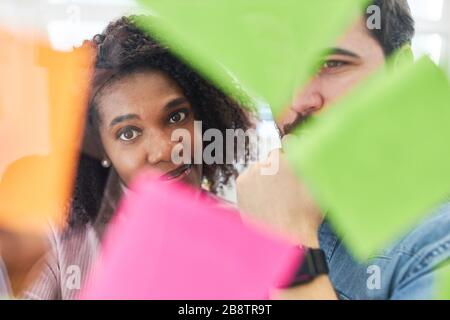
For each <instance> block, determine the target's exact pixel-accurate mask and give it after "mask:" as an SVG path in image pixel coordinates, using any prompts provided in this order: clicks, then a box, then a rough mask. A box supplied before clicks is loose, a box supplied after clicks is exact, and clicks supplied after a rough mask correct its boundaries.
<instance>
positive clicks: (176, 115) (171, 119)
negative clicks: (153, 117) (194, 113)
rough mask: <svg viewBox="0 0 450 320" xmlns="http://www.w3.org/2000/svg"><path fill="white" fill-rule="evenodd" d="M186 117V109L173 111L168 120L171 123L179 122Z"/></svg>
mask: <svg viewBox="0 0 450 320" xmlns="http://www.w3.org/2000/svg"><path fill="white" fill-rule="evenodd" d="M186 117H187V112H186V111H177V112H175V113H173V114H172V115H171V116H170V117H169V122H170V123H172V124H175V123H180V122H182V121H183V120H184V119H186Z"/></svg>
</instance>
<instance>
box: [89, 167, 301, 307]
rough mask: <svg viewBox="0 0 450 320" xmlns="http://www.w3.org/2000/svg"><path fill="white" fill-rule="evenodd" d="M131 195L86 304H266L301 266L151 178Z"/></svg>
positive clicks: (291, 254)
mask: <svg viewBox="0 0 450 320" xmlns="http://www.w3.org/2000/svg"><path fill="white" fill-rule="evenodd" d="M131 189H132V190H133V191H130V192H129V193H128V194H127V197H126V199H125V201H124V203H122V206H121V207H120V209H119V212H118V213H117V215H116V216H115V220H114V221H113V224H112V226H111V227H110V229H109V230H108V233H107V234H106V238H105V242H104V247H103V251H102V254H101V257H100V261H99V263H98V265H97V266H96V268H95V269H94V274H93V276H92V278H91V279H90V281H88V285H87V289H86V291H85V292H84V294H82V296H81V298H82V299H266V298H268V296H269V292H270V290H271V289H274V288H275V287H277V286H279V285H283V284H286V283H287V281H289V278H291V276H292V275H293V274H294V273H295V269H296V268H297V267H298V266H299V263H300V260H301V251H300V249H298V248H296V247H294V246H293V245H291V244H290V243H288V242H286V241H285V240H284V239H283V240H282V239H280V238H278V237H275V236H272V235H270V234H269V233H266V232H265V231H263V229H260V228H259V227H258V228H253V227H248V226H246V225H244V224H243V223H242V222H241V219H240V217H239V213H238V212H235V211H233V210H230V209H224V208H223V207H219V205H218V203H217V202H216V201H215V200H212V199H209V198H203V196H202V197H201V198H200V197H199V195H198V194H195V193H194V192H195V191H192V190H190V189H187V188H186V187H184V186H181V185H171V184H168V183H162V182H160V181H155V180H153V178H151V177H150V176H148V175H146V174H145V175H143V176H141V177H140V178H138V180H137V181H135V183H134V185H133V186H132V187H131ZM205 197H206V196H205Z"/></svg>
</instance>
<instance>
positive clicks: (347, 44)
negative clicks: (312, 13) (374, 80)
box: [279, 18, 385, 133]
mask: <svg viewBox="0 0 450 320" xmlns="http://www.w3.org/2000/svg"><path fill="white" fill-rule="evenodd" d="M327 52H330V53H329V54H328V55H327V56H326V57H325V59H324V62H323V65H322V67H321V69H320V70H319V72H318V73H317V74H316V76H315V77H314V78H313V79H312V80H311V81H310V82H309V84H308V85H307V87H306V88H303V89H302V90H299V92H297V93H296V94H295V97H294V99H293V101H292V105H291V107H290V109H289V111H288V112H287V113H286V114H284V115H283V116H282V117H281V119H282V120H281V122H280V123H279V125H280V128H281V129H283V131H284V133H289V132H290V131H291V130H292V129H293V128H294V127H295V126H297V125H298V124H300V123H301V122H302V121H303V120H304V119H306V118H307V117H308V116H310V115H312V114H314V113H317V112H319V111H320V110H322V109H323V108H324V107H327V106H328V105H330V104H332V103H333V102H335V101H336V100H337V99H339V98H340V97H341V96H343V95H344V94H345V93H347V92H348V91H349V90H350V89H352V88H353V87H354V86H355V85H357V84H358V83H359V82H360V81H362V80H363V79H365V78H366V77H367V76H368V75H370V74H371V73H373V72H374V71H376V70H377V69H378V68H380V67H381V66H382V65H384V62H385V56H384V53H383V49H382V47H381V46H380V44H379V43H378V42H377V41H376V40H375V39H374V38H372V36H371V35H370V33H369V31H368V30H367V28H366V25H365V20H364V19H363V18H360V19H359V21H358V22H357V23H355V24H354V25H353V26H352V27H351V28H350V29H349V30H348V32H347V33H346V34H345V35H344V36H343V37H342V38H341V39H339V40H338V43H337V45H336V46H335V47H334V48H331V49H329V50H327Z"/></svg>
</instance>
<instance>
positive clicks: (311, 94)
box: [291, 80, 325, 115]
mask: <svg viewBox="0 0 450 320" xmlns="http://www.w3.org/2000/svg"><path fill="white" fill-rule="evenodd" d="M324 104H325V99H324V97H323V95H322V94H321V92H320V86H319V84H318V81H317V80H313V81H312V82H311V83H310V85H309V86H308V87H306V88H305V89H303V90H301V91H300V92H299V94H297V95H296V97H295V98H294V101H293V103H292V107H291V109H292V110H293V111H295V112H297V113H299V114H302V115H310V114H313V113H315V112H318V111H319V110H320V109H322V108H323V106H324Z"/></svg>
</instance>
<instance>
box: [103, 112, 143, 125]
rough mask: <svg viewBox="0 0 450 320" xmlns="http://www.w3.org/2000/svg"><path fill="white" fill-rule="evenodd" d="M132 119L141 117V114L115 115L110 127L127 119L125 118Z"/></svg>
mask: <svg viewBox="0 0 450 320" xmlns="http://www.w3.org/2000/svg"><path fill="white" fill-rule="evenodd" d="M130 119H139V116H138V115H137V114H133V113H130V114H124V115H122V116H118V117H115V118H114V119H112V121H111V123H110V124H109V126H110V127H112V126H115V125H116V124H118V123H120V122H122V121H125V120H130Z"/></svg>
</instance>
